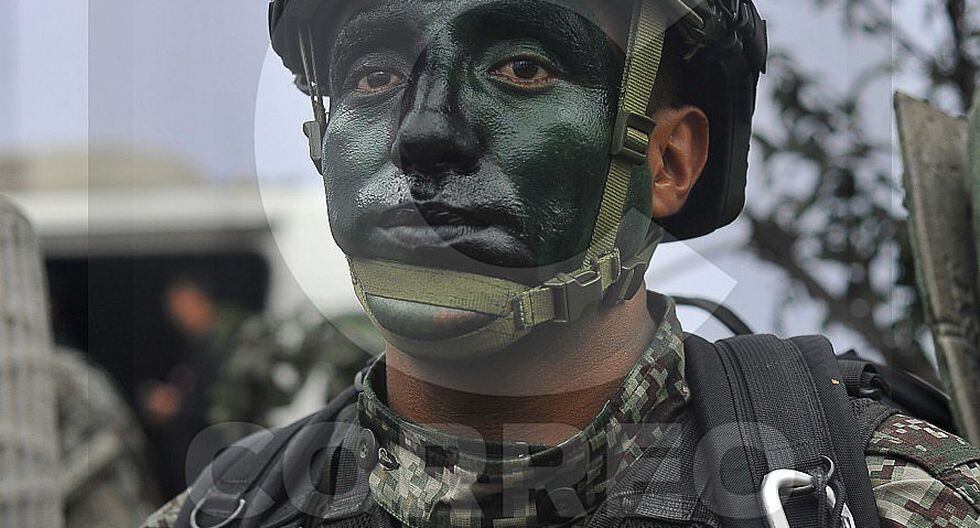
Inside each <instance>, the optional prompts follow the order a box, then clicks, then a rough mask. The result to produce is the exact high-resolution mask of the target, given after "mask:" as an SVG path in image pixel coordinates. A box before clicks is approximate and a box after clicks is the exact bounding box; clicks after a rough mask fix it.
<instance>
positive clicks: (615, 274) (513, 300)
mask: <svg viewBox="0 0 980 528" xmlns="http://www.w3.org/2000/svg"><path fill="white" fill-rule="evenodd" d="M366 2H367V0H365V1H359V2H339V1H335V0H273V1H272V2H271V4H270V7H269V26H270V34H271V39H272V45H273V48H274V50H275V51H276V53H278V54H279V56H280V57H281V58H282V60H283V63H284V65H285V66H286V67H287V68H288V69H289V70H290V71H291V72H293V74H294V75H295V78H296V85H297V86H298V87H299V88H300V89H301V90H302V91H303V92H304V93H306V94H307V95H309V96H310V97H311V100H312V103H313V109H314V120H313V121H310V122H308V123H306V124H304V132H305V133H306V135H307V136H308V138H309V139H310V156H311V158H312V159H313V162H314V164H316V165H317V168H318V169H320V171H321V172H322V165H321V163H322V159H323V153H322V152H321V148H322V147H321V145H322V139H323V135H324V133H325V131H326V127H327V123H328V120H329V115H328V112H327V110H326V108H325V106H324V103H323V95H324V94H323V89H322V83H321V81H322V80H323V79H325V78H326V76H327V73H325V72H326V70H325V69H324V66H325V64H324V61H322V60H320V62H319V63H318V58H322V57H325V56H327V52H326V50H325V49H324V48H323V46H325V43H324V42H323V41H324V40H325V39H322V38H317V37H318V35H319V34H320V33H321V32H330V31H332V29H331V28H330V25H331V20H339V19H343V18H344V17H343V16H340V15H338V14H337V13H336V12H337V11H338V10H339V11H344V10H347V11H351V12H353V10H355V9H358V6H361V7H363V6H364V4H365V3H366ZM622 3H623V4H624V5H625V6H628V8H630V9H632V12H631V17H630V26H629V32H628V43H627V45H626V46H624V48H625V50H626V64H625V68H624V73H623V79H622V83H621V86H620V90H621V97H620V101H619V111H618V116H617V119H616V124H615V128H614V131H613V134H612V137H611V138H610V167H609V175H608V178H607V181H606V186H605V189H604V193H603V197H602V203H601V206H600V211H599V214H598V217H597V219H596V222H595V228H594V232H593V234H592V239H591V243H590V245H589V248H588V251H587V252H586V254H585V256H584V258H583V260H582V264H581V266H580V267H579V268H578V269H577V270H576V271H574V272H571V273H562V274H559V275H558V276H556V277H553V278H552V279H551V280H549V281H545V282H544V283H542V284H539V285H537V286H534V287H529V286H527V285H524V284H518V283H514V282H510V281H506V280H501V279H498V278H492V277H486V276H483V275H472V274H468V273H464V272H451V273H446V271H445V270H433V269H425V268H419V267H417V266H409V265H405V264H401V263H393V262H378V261H369V260H362V259H350V260H351V272H352V276H353V279H354V283H355V290H356V291H357V293H358V296H359V298H361V301H362V304H364V305H365V308H366V309H367V310H368V314H369V315H371V311H370V308H368V306H367V303H366V302H365V298H366V297H367V296H370V295H374V296H380V297H386V298H393V299H397V300H405V301H410V302H420V303H423V304H431V305H436V306H442V307H445V308H451V309H458V310H467V311H474V312H480V313H484V314H487V315H492V316H493V317H494V322H493V323H491V324H490V325H487V327H485V328H482V329H480V330H478V331H474V332H472V333H470V334H467V335H465V336H460V337H459V338H454V339H451V340H446V341H445V342H441V343H434V342H425V343H420V342H417V341H414V340H411V339H407V338H405V337H404V336H398V335H395V334H394V333H392V332H390V331H386V330H385V329H384V328H383V327H381V328H380V330H381V331H382V333H384V334H385V337H386V338H387V339H388V340H389V341H390V342H392V343H393V344H395V345H396V346H399V347H400V348H424V349H426V350H431V351H435V352H434V354H435V355H448V354H450V353H451V352H449V351H457V350H460V349H468V350H471V351H473V352H472V353H473V354H483V353H489V352H492V351H493V350H497V349H500V348H502V347H504V346H506V345H507V344H509V343H512V342H514V341H516V340H517V339H520V338H521V337H523V336H524V335H527V333H529V332H530V331H531V329H533V328H535V327H536V326H538V325H541V324H545V323H553V322H558V323H567V322H571V321H575V320H576V319H578V318H579V317H580V316H581V314H582V313H583V312H584V310H585V309H586V307H588V306H591V305H592V304H594V303H596V302H598V301H604V302H606V303H608V304H615V303H617V302H622V301H623V300H625V299H629V298H631V297H633V295H634V294H635V293H636V292H637V290H638V289H639V287H640V286H641V285H642V281H643V275H644V272H645V271H646V269H647V267H648V265H649V261H650V259H651V258H652V255H653V252H654V249H655V248H656V246H657V244H658V243H659V242H660V241H661V238H662V236H663V235H664V233H663V232H661V233H660V234H659V235H658V236H655V237H653V236H651V238H650V239H649V240H647V241H646V242H645V244H644V247H643V249H641V250H639V251H638V252H637V253H636V254H635V255H620V254H619V250H618V249H616V247H615V242H616V235H617V234H618V232H619V230H620V225H621V223H622V220H623V219H622V212H623V211H624V206H625V200H626V193H627V191H626V189H627V187H628V183H629V179H630V176H631V174H632V171H633V170H634V169H636V168H638V167H640V166H642V165H644V164H645V163H646V152H647V147H648V144H649V134H650V133H651V132H652V131H653V129H654V127H655V125H656V124H655V123H654V122H653V120H652V119H651V118H650V117H648V111H649V108H648V104H649V102H650V94H651V93H652V91H653V89H654V84H655V82H656V79H657V73H658V70H659V67H660V63H661V56H662V54H663V51H664V44H665V40H666V39H667V37H668V31H670V32H671V34H670V36H671V38H672V39H676V41H677V42H679V43H680V45H679V48H680V50H679V52H680V53H683V60H684V62H685V71H686V72H691V75H693V76H695V78H694V79H687V80H686V82H688V83H696V85H697V86H698V90H697V92H698V95H697V98H696V100H694V101H692V102H693V103H694V104H696V105H697V106H699V107H700V108H702V110H704V112H705V113H706V114H707V116H708V118H709V121H710V125H711V134H710V145H709V156H708V164H707V166H706V168H705V170H704V172H703V174H702V177H701V178H700V180H699V182H698V184H697V185H696V187H695V188H694V189H693V191H692V193H691V195H690V197H689V199H688V201H687V204H686V205H685V207H684V208H683V209H682V210H681V211H680V212H679V213H677V214H676V215H674V216H672V217H669V218H666V219H661V220H658V223H659V224H660V225H661V226H662V227H663V231H665V232H666V236H668V237H670V238H672V239H675V240H684V239H690V238H695V237H699V236H702V235H705V234H708V233H711V232H712V231H714V230H716V229H719V228H721V227H723V226H725V225H728V224H729V223H731V222H732V221H734V220H735V218H736V217H737V216H738V215H739V213H740V212H741V210H742V208H743V207H744V202H745V184H746V171H747V165H748V151H749V142H750V138H751V129H752V115H753V113H754V110H755V99H756V90H757V85H758V81H759V77H760V75H761V74H762V73H764V72H765V66H766V58H767V54H768V43H767V36H766V23H765V21H764V20H763V19H762V18H761V16H760V15H759V13H758V11H757V9H756V8H755V6H754V4H753V2H752V0H623V1H622ZM326 11H329V12H331V13H332V14H333V15H332V17H324V16H323V14H324V12H326ZM314 27H315V28H316V31H314V29H313V28H314ZM333 30H336V28H333ZM315 33H316V34H315ZM447 281H448V282H447ZM396 282H397V283H402V284H404V283H411V284H414V285H416V286H417V287H413V288H412V289H411V291H405V288H404V287H403V286H402V287H395V286H393V283H396ZM461 286H462V287H461ZM447 288H452V289H453V290H455V291H456V292H462V293H463V294H462V295H452V296H447V295H446V294H445V290H446V289H447Z"/></svg>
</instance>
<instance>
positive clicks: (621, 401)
mask: <svg viewBox="0 0 980 528" xmlns="http://www.w3.org/2000/svg"><path fill="white" fill-rule="evenodd" d="M649 295H650V301H649V303H648V305H649V308H650V311H651V315H652V316H653V317H654V318H655V320H658V321H660V324H659V326H658V328H657V331H656V335H655V336H654V339H653V341H652V342H651V343H650V345H649V346H648V347H647V349H646V351H645V352H644V354H643V355H642V356H641V358H640V359H639V360H638V361H637V363H636V365H634V366H633V368H632V369H631V370H630V372H629V374H627V376H626V378H625V379H624V380H623V382H622V384H621V386H620V388H619V389H618V390H617V392H616V393H615V395H614V396H613V397H612V398H611V399H610V400H609V401H608V402H606V405H605V406H604V407H603V408H602V410H601V411H600V412H599V414H598V415H596V417H595V418H594V419H593V420H592V421H591V422H590V423H589V424H588V425H587V426H586V427H585V428H584V429H583V430H582V431H581V432H579V433H578V434H576V435H574V436H573V437H571V438H569V439H568V440H566V441H564V442H562V443H561V444H560V445H558V446H554V447H548V446H538V445H531V444H525V443H519V442H504V443H499V442H486V443H484V442H482V441H479V440H474V439H470V438H462V437H458V436H454V435H450V434H447V433H445V432H441V431H439V430H436V429H433V428H429V427H426V426H424V425H420V424H416V423H413V422H410V421H408V420H404V419H402V418H400V417H399V416H397V415H396V414H395V413H394V411H392V409H391V408H390V407H388V406H387V405H386V395H385V393H386V389H385V363H384V358H383V357H382V358H380V359H379V360H378V361H377V362H376V363H375V364H374V365H373V366H372V367H371V368H370V370H369V372H368V374H367V375H366V376H365V381H364V391H363V392H362V393H361V395H360V397H359V398H358V416H359V420H360V422H361V425H362V426H363V427H364V428H365V430H366V432H367V433H369V434H370V435H371V436H372V437H373V438H372V443H373V445H371V446H370V448H371V449H369V450H370V451H372V453H370V454H369V455H368V456H369V458H370V460H371V461H372V462H374V461H376V462H374V464H373V467H370V468H369V470H370V476H369V485H370V488H371V492H372V495H373V497H374V500H375V501H376V502H377V503H378V504H379V505H380V506H381V507H382V508H384V509H385V510H387V511H388V512H389V513H390V514H391V515H393V516H394V517H395V518H396V519H398V520H399V521H401V522H402V523H404V524H406V525H407V526H410V527H413V528H421V527H423V526H453V527H460V528H478V527H482V526H491V525H492V526H522V527H536V526H551V525H557V524H565V523H568V522H570V521H572V520H573V519H575V518H578V517H582V516H584V515H585V514H586V513H588V512H591V511H593V510H594V509H595V508H596V507H597V506H598V505H599V504H600V503H601V502H602V501H603V500H604V499H605V498H606V496H607V495H608V493H609V491H610V490H611V489H612V487H613V486H614V485H615V484H616V483H617V477H619V476H620V475H621V473H622V472H623V470H624V469H625V468H627V467H629V466H630V465H631V464H632V463H633V462H635V461H636V460H637V459H638V458H639V457H640V455H641V454H643V452H644V451H646V450H647V449H648V448H650V447H655V445H656V444H658V443H659V442H662V441H664V439H665V437H666V436H668V435H667V434H666V430H667V428H668V424H670V423H672V422H675V421H677V420H678V419H679V417H680V416H681V414H682V413H683V411H684V410H685V408H686V405H687V401H688V399H689V391H688V387H687V383H686V380H685V378H684V345H683V335H682V331H681V327H680V323H679V322H678V321H677V317H676V314H675V309H674V303H673V301H672V300H671V299H669V298H667V297H664V296H661V295H657V294H653V293H651V294H649ZM375 447H376V448H377V457H375V456H374V453H373V450H374V448H375ZM362 454H363V453H362ZM369 465H370V464H369Z"/></svg>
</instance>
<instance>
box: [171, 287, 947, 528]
mask: <svg viewBox="0 0 980 528" xmlns="http://www.w3.org/2000/svg"><path fill="white" fill-rule="evenodd" d="M675 300H676V301H677V303H678V304H680V305H693V306H697V307H701V308H706V309H708V310H709V311H711V312H712V313H713V315H714V316H715V317H717V318H718V319H719V320H721V321H722V322H723V323H724V324H726V326H728V327H729V328H730V329H732V331H733V332H734V333H736V334H745V335H736V336H735V337H732V338H729V339H724V340H721V341H718V342H716V343H711V342H708V341H706V340H704V339H702V338H700V337H697V336H694V335H687V336H686V338H685V340H684V345H685V355H686V358H687V365H686V374H687V379H688V384H689V386H690V389H691V394H692V401H691V405H692V411H693V419H692V422H693V423H692V428H693V433H692V434H691V435H690V439H689V440H688V441H684V442H682V445H681V447H680V449H681V451H682V452H683V453H684V456H685V457H686V458H687V459H688V460H695V459H697V460H699V461H701V464H700V466H701V467H702V468H704V467H707V468H714V469H713V470H712V471H711V474H710V475H702V476H701V477H703V478H701V480H703V481H704V487H703V490H702V491H703V493H702V494H701V495H698V496H697V497H696V499H695V500H698V501H701V502H702V503H704V504H707V505H708V506H707V507H699V510H698V511H699V512H700V514H699V515H700V516H698V515H695V516H694V517H693V518H688V519H687V520H688V521H689V524H699V523H701V524H704V525H714V526H717V525H719V524H720V526H721V527H723V528H825V527H835V528H836V527H837V526H844V527H846V528H877V527H878V526H879V520H878V514H877V507H876V505H875V500H874V495H873V493H872V489H871V482H870V479H869V477H868V471H867V467H866V464H865V461H864V453H865V450H866V448H867V445H868V442H869V440H870V438H871V435H872V434H873V433H874V432H875V430H877V428H878V427H879V426H880V424H881V423H882V422H883V421H884V420H885V419H887V418H888V417H889V416H891V415H893V414H895V413H898V412H905V413H906V414H910V415H912V416H919V417H921V416H920V415H919V411H923V412H924V413H935V414H936V415H937V416H939V417H940V418H942V416H944V413H945V416H947V417H948V415H949V410H948V406H946V407H945V408H944V405H943V402H944V397H943V395H942V393H940V392H939V391H938V390H936V389H934V388H931V387H929V386H928V385H926V384H924V383H921V382H919V381H918V380H915V379H914V378H912V377H910V376H908V375H906V374H902V373H900V372H898V373H896V372H891V371H889V370H888V369H883V370H884V372H886V373H887V374H885V375H882V373H881V371H879V369H881V368H882V367H880V366H877V365H874V364H873V363H870V362H867V361H863V360H861V359H859V358H856V357H855V356H854V355H853V354H851V355H848V356H845V357H842V358H840V357H838V356H836V355H835V354H834V350H833V347H832V345H831V344H830V342H829V341H828V340H827V339H826V338H823V337H819V336H812V337H798V338H793V339H788V340H784V339H780V338H777V337H775V336H771V335H751V334H750V331H749V329H748V326H747V325H745V324H744V323H743V322H741V321H740V320H738V318H737V317H735V316H734V314H733V313H732V312H731V311H730V310H727V309H725V308H724V307H721V306H720V305H716V304H714V303H710V302H708V301H701V300H692V299H686V298H676V297H675ZM692 303H696V304H692ZM889 374H890V375H891V378H889ZM891 380H898V381H899V382H900V383H903V384H905V385H902V387H903V390H911V392H910V393H908V394H906V393H904V392H903V393H898V392H897V391H896V392H895V393H891V392H890V391H889V385H888V383H887V382H888V381H891ZM357 393H358V388H357V384H356V383H355V387H351V388H350V389H348V390H347V391H344V392H343V393H342V394H341V395H340V396H339V397H338V398H336V399H335V400H334V401H332V402H331V403H330V405H328V406H327V408H325V409H323V410H322V411H320V412H318V413H316V414H315V415H313V416H311V417H308V418H306V419H304V420H302V421H300V422H297V423H294V424H292V425H290V426H288V427H285V428H283V429H279V430H277V431H273V432H272V433H271V434H270V433H266V434H264V435H261V436H260V437H250V438H249V439H246V440H245V441H243V442H242V443H241V444H239V445H238V448H237V449H236V448H231V449H228V450H226V451H225V452H224V453H222V454H221V455H219V456H218V457H217V458H216V459H215V461H214V462H213V463H212V464H211V466H210V467H209V468H208V469H207V470H205V471H204V472H203V473H202V476H201V477H200V478H198V480H197V482H195V484H194V486H193V487H192V488H191V491H190V497H191V498H190V499H189V500H187V501H186V502H185V503H184V505H183V507H182V509H181V512H180V516H179V518H178V522H177V524H176V525H175V526H177V527H182V528H184V527H189V528H226V527H227V528H231V527H239V528H252V527H256V528H258V527H261V528H272V527H287V526H288V527H295V526H303V527H305V528H309V526H313V525H312V524H309V522H310V521H312V520H316V519H321V521H320V522H322V519H331V518H334V519H335V523H334V524H328V525H329V526H338V527H344V528H346V527H357V528H366V527H368V526H382V527H386V526H390V524H389V521H388V520H387V519H386V517H385V516H384V515H383V514H382V512H380V511H379V508H378V507H377V506H376V505H374V506H373V507H371V506H367V507H364V506H363V505H364V504H367V503H369V502H371V503H373V501H371V500H370V490H369V489H368V486H367V482H366V479H365V478H363V477H364V476H363V474H360V476H359V473H358V471H359V470H358V468H357V467H356V461H355V457H354V454H353V453H354V451H355V450H356V447H353V446H355V445H356V440H353V439H354V438H355V437H356V431H357V430H358V427H356V420H357V418H356V413H353V412H350V410H351V404H352V403H353V402H354V401H356V397H357ZM903 403H904V404H911V405H910V406H909V407H906V406H904V405H903ZM940 421H941V420H940ZM949 421H951V420H949ZM348 426H349V427H348ZM290 445H300V446H307V445H308V446H316V447H317V448H319V447H323V446H330V447H340V446H342V445H345V446H348V448H347V449H335V450H332V451H331V450H329V449H325V450H321V451H324V452H325V453H323V454H321V456H319V458H316V457H313V458H310V457H304V456H295V454H294V456H287V452H288V451H289V446H290ZM293 451H295V449H293ZM301 451H302V449H301ZM310 460H312V461H313V464H312V471H310V473H311V474H313V475H321V476H322V477H321V478H322V479H323V482H320V483H312V484H311V485H310V486H309V489H302V490H295V489H286V488H288V487H289V486H287V485H285V484H284V482H286V481H287V480H285V479H284V478H283V474H284V473H288V472H289V471H291V469H290V468H289V466H290V464H296V463H299V462H300V461H302V462H307V461H310ZM642 462H643V459H642V458H641V460H640V461H638V463H637V466H638V468H637V471H638V472H640V473H642V472H644V471H645V468H644V467H643V464H642ZM293 470H295V468H293ZM681 473H682V475H681V476H680V477H679V478H681V479H682V480H684V481H685V485H686V486H687V487H688V488H693V487H694V486H693V481H696V480H698V479H699V475H698V474H697V470H696V469H693V468H692V467H690V466H688V467H687V468H686V469H685V470H683V471H682V472H681ZM306 480H309V479H306ZM323 487H327V488H332V489H331V492H332V493H334V495H333V498H332V499H329V500H327V499H323V498H322V497H319V495H323V494H322V493H320V492H318V491H317V490H318V489H320V488H323ZM643 491H644V493H645V494H646V495H647V496H649V497H650V498H651V499H650V502H651V503H653V504H656V502H657V499H658V498H659V497H662V496H663V495H662V493H660V490H659V489H658V488H657V485H655V484H651V485H650V486H649V487H647V488H645V489H644V490H643ZM336 493H341V496H342V499H337V498H336V497H337V495H336ZM324 496H325V495H324ZM297 497H300V498H302V501H301V502H303V503H304V504H303V506H302V507H299V506H297V505H295V504H286V503H289V502H290V501H289V500H287V499H289V498H297ZM746 497H750V498H751V500H746ZM756 498H758V499H759V500H756ZM644 502H646V501H644ZM273 504H280V505H282V507H279V508H272V507H271V506H272V505H273ZM359 507H360V508H361V509H360V510H359V509H358V508H359ZM641 508H642V504H641ZM655 508H657V509H659V510H660V512H661V513H663V512H664V511H665V509H666V510H669V509H670V508H671V505H670V504H667V505H662V504H659V505H655ZM262 509H266V510H269V511H270V512H271V513H270V514H268V515H262V514H255V513H254V512H255V511H259V510H262ZM301 510H302V511H301ZM707 510H710V512H711V513H710V515H709V514H707V513H704V512H706V511H707ZM250 512H251V513H250ZM311 512H312V513H311ZM352 512H354V513H356V514H357V515H353V514H352ZM667 517H668V518H669V517H670V512H669V511H667ZM660 525H661V524H659V523H656V522H650V521H645V520H643V519H639V520H637V519H635V518H630V519H626V518H624V517H622V516H618V515H599V514H596V515H594V516H593V518H591V519H589V521H588V522H587V523H586V526H587V527H589V528H620V527H624V526H628V527H631V528H633V527H635V528H644V527H647V526H660ZM317 526H319V524H317Z"/></svg>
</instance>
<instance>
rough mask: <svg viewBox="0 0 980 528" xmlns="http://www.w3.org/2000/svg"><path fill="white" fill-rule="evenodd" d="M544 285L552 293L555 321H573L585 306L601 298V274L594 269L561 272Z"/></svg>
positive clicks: (580, 314) (579, 315)
mask: <svg viewBox="0 0 980 528" xmlns="http://www.w3.org/2000/svg"><path fill="white" fill-rule="evenodd" d="M544 286H545V288H547V289H549V290H551V293H552V294H553V295H554V299H555V318H554V319H553V321H554V322H556V323H570V322H572V321H575V320H577V319H578V318H579V317H581V316H582V313H583V312H585V310H586V308H588V307H589V306H591V305H593V304H595V303H597V302H599V301H601V300H602V293H603V292H602V276H601V275H599V273H597V272H596V271H595V270H581V271H577V272H574V273H562V274H560V275H558V276H557V277H555V278H554V279H552V280H550V281H548V282H546V283H544Z"/></svg>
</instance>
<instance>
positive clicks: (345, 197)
mask: <svg viewBox="0 0 980 528" xmlns="http://www.w3.org/2000/svg"><path fill="white" fill-rule="evenodd" d="M622 70H623V54H622V52H620V51H619V50H617V49H616V48H615V47H614V46H612V45H610V44H609V40H608V37H607V36H606V34H605V33H604V32H603V30H602V29H601V28H599V27H598V26H597V25H595V24H594V23H592V22H590V21H589V20H588V19H587V18H585V17H583V16H582V15H580V14H578V13H576V12H575V11H572V10H570V9H568V8H566V7H562V6H560V5H557V4H555V3H553V2H546V1H534V0H517V1H514V0H511V1H488V0H444V1H433V0H397V1H396V0H389V1H385V2H380V3H378V4H376V5H373V6H372V7H369V8H367V9H366V10H364V11H361V12H360V13H358V14H356V15H354V16H353V17H352V18H351V19H349V20H348V21H347V23H346V24H345V25H344V26H343V27H342V29H341V31H340V32H339V34H338V36H337V39H336V43H335V45H334V48H333V51H332V56H331V61H330V81H329V84H330V94H329V95H330V105H331V117H330V123H329V127H328V129H327V131H326V135H325V138H324V161H323V169H324V183H325V186H326V192H327V201H328V209H329V216H330V224H331V228H332V231H333V234H334V237H335V238H336V241H337V243H338V244H339V245H340V247H341V248H342V249H343V250H344V252H345V253H347V254H348V255H351V256H356V257H368V258H375V259H387V260H394V261H399V262H404V263H410V264H416V265H420V266H425V267H430V268H431V267H435V268H445V269H458V270H462V271H469V272H475V273H480V274H484V275H491V276H499V277H502V278H508V279H512V280H516V281H519V282H524V283H526V284H529V285H530V284H536V283H537V282H539V281H541V280H545V279H547V278H548V277H551V276H553V275H554V274H555V273H556V272H559V271H568V270H571V269H574V268H575V267H577V266H578V265H579V264H580V262H581V256H582V254H583V252H584V251H585V250H586V248H587V247H588V245H589V241H590V238H591V236H592V231H593V228H594V225H595V219H596V215H597V213H598V209H599V204H600V200H601V197H602V192H603V186H604V182H605V178H606V175H607V171H608V169H609V161H610V158H609V142H610V135H611V132H612V127H613V121H614V116H615V109H616V104H617V98H618V91H619V83H620V80H621V77H622ZM649 190H650V182H649V179H648V178H645V179H637V181H635V182H634V185H633V189H632V192H631V196H632V198H631V200H630V203H631V204H632V206H633V207H635V208H637V209H638V210H639V211H640V212H641V213H643V214H641V215H633V216H635V217H640V218H646V219H649V217H650V215H649V209H650V205H649V196H650V195H649ZM648 228H649V221H646V222H645V223H644V222H643V221H639V222H637V221H632V222H630V223H628V224H627V225H624V232H625V233H626V234H627V236H626V238H632V239H634V240H633V242H634V243H635V242H636V241H638V240H639V239H640V238H642V236H643V235H644V234H645V233H646V230H647V229H648ZM624 243H625V242H624ZM373 304H377V306H373ZM372 309H373V310H374V311H375V314H376V315H377V316H378V318H379V319H387V320H388V321H389V322H391V324H395V321H397V320H401V321H412V324H411V325H410V326H412V327H414V328H416V329H417V331H416V333H417V335H418V336H419V337H420V338H422V337H425V338H439V337H444V336H445V335H452V334H453V333H459V332H462V331H464V330H465V329H466V328H468V327H470V326H472V325H473V323H474V321H473V319H475V318H476V316H475V314H474V315H472V316H469V317H468V316H467V315H466V313H459V312H458V311H453V310H431V309H429V310H423V311H419V310H418V309H416V308H413V307H412V305H411V303H399V302H380V301H379V302H377V303H372ZM427 322H428V324H427ZM408 330H411V329H408Z"/></svg>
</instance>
